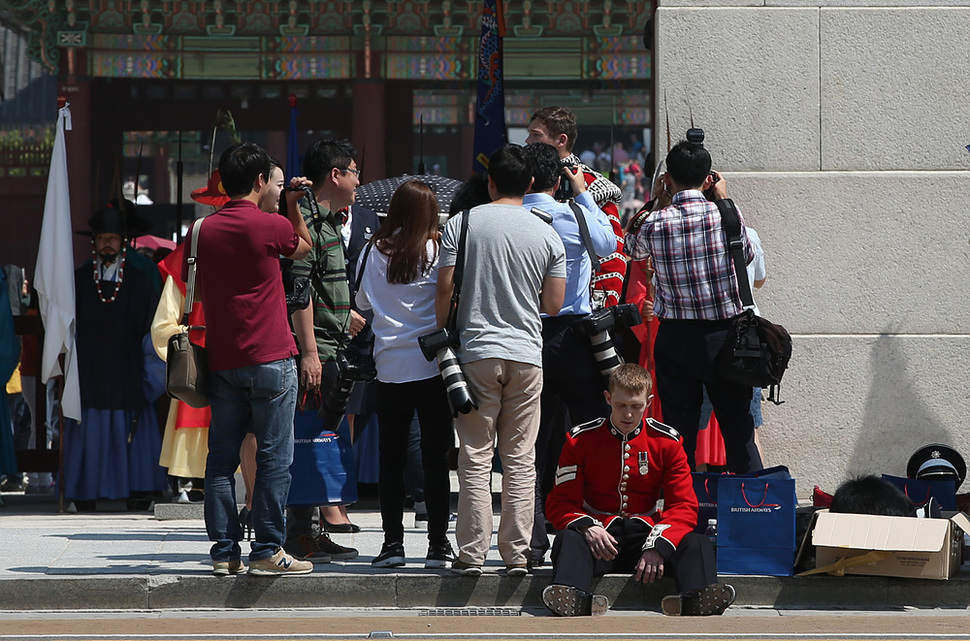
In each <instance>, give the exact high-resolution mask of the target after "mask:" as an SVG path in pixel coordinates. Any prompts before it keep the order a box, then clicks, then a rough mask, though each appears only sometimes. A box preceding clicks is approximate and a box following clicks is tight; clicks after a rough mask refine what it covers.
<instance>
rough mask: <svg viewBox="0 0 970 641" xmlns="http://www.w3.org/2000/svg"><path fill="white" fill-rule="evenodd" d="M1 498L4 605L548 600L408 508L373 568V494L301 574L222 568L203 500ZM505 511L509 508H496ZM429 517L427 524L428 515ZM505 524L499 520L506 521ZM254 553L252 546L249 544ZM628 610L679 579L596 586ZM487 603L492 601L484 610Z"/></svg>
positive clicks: (747, 586) (419, 604) (873, 582)
mask: <svg viewBox="0 0 970 641" xmlns="http://www.w3.org/2000/svg"><path fill="white" fill-rule="evenodd" d="M3 499H4V501H5V502H6V503H7V505H6V506H5V507H2V508H0V610H67V609H73V610H108V609H112V610H113V609H169V608H224V607H233V608H321V607H323V608H326V607H347V608H433V609H438V610H442V609H445V610H447V609H457V608H476V609H487V611H488V613H493V614H495V613H497V614H502V613H504V612H505V611H506V610H513V611H518V610H519V609H521V608H541V607H542V604H541V600H540V595H541V593H542V589H543V588H545V586H546V585H548V583H549V576H550V570H549V568H548V567H545V568H540V569H538V570H536V571H535V573H534V574H532V575H530V576H527V577H522V578H513V577H507V576H505V575H504V567H503V565H502V563H501V560H500V559H499V557H498V554H497V552H495V550H494V548H493V550H492V551H491V552H490V554H489V557H490V558H489V559H488V562H487V563H486V567H485V570H486V572H485V574H484V575H483V576H481V577H478V578H469V577H461V576H456V575H453V574H451V573H450V572H448V571H447V570H426V569H424V555H425V553H426V551H427V539H426V535H425V534H424V533H423V532H422V529H423V528H420V527H414V525H415V523H414V516H413V513H410V512H407V513H405V525H406V533H405V549H406V552H407V554H408V565H407V566H406V567H404V568H398V569H394V570H377V569H374V568H371V566H370V561H371V559H372V558H373V557H374V556H375V555H376V554H378V552H379V551H380V547H381V543H382V541H383V537H382V533H381V528H380V515H379V513H378V512H377V510H376V504H375V501H374V500H373V499H370V500H367V499H364V500H362V501H361V502H360V503H358V504H357V505H356V506H354V507H353V508H352V509H351V511H350V515H351V519H352V520H353V521H354V522H356V523H357V524H358V525H360V526H361V532H360V533H358V534H334V535H332V536H333V539H334V540H335V541H337V542H338V543H340V544H342V545H347V546H352V547H355V548H357V549H359V550H360V556H359V558H357V559H354V560H351V561H335V562H333V563H330V564H326V565H317V566H316V567H315V569H314V572H313V574H311V575H306V576H296V577H255V576H239V577H221V578H220V577H214V576H212V575H211V573H210V571H211V566H210V565H209V556H208V549H209V541H208V540H207V538H206V534H205V528H204V526H203V522H202V518H201V517H202V511H201V506H200V505H187V506H183V505H176V504H159V505H157V506H156V513H155V514H151V513H148V512H143V513H135V512H113V513H112V512H98V513H87V514H84V513H82V514H61V513H58V504H57V500H56V499H55V498H54V497H38V496H23V495H18V494H4V495H3ZM496 521H497V515H496ZM419 525H422V526H423V525H424V524H423V523H421V524H419ZM496 525H497V523H496ZM243 548H244V554H245V553H246V552H248V550H247V549H246V546H245V545H244V546H243ZM722 580H725V581H729V582H730V583H732V584H733V585H734V586H735V588H736V589H737V592H738V600H737V605H739V606H759V607H771V608H780V609H786V608H811V609H826V608H838V609H843V610H844V609H877V610H892V609H897V608H900V607H904V606H914V607H917V608H956V609H966V608H967V607H968V605H970V566H965V568H964V570H963V571H962V572H961V573H960V574H958V575H957V576H956V577H954V579H951V580H949V581H929V580H919V579H891V578H882V577H843V578H836V577H808V578H798V577H783V578H778V577H756V576H732V577H722ZM595 589H596V591H597V592H599V593H602V594H606V595H607V596H608V597H609V599H610V603H611V605H612V607H613V608H615V609H619V610H652V611H656V610H657V609H658V604H659V601H660V599H661V598H662V597H663V596H664V595H665V594H669V593H671V592H673V591H674V585H673V581H671V580H670V579H665V580H663V581H661V582H660V583H658V584H656V585H651V586H646V587H640V586H637V585H634V584H633V583H632V581H629V580H628V577H626V576H620V575H611V576H607V577H603V578H602V579H600V580H599V582H598V584H597V585H596V586H595ZM483 611H485V610H483Z"/></svg>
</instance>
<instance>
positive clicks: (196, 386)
mask: <svg viewBox="0 0 970 641" xmlns="http://www.w3.org/2000/svg"><path fill="white" fill-rule="evenodd" d="M204 221H205V218H200V219H199V220H197V221H196V222H195V224H193V226H192V229H191V230H190V232H189V235H190V237H191V239H192V240H191V243H190V251H189V259H188V262H189V280H188V282H187V283H186V287H185V305H184V312H183V314H182V326H183V327H185V331H184V332H179V333H178V334H175V335H173V336H172V337H171V338H170V339H168V357H167V358H166V360H165V390H166V391H167V392H168V395H169V396H171V397H172V398H177V399H178V400H180V401H182V402H183V403H185V404H186V405H188V406H189V407H196V408H199V407H206V406H207V405H208V404H209V389H208V377H209V358H208V354H207V353H206V350H205V348H204V347H200V346H199V345H196V344H194V343H192V342H191V341H190V340H189V330H192V329H205V327H204V326H201V327H200V326H194V327H191V326H189V314H190V313H191V311H192V308H193V307H194V306H195V275H196V264H195V263H196V258H197V257H198V253H199V233H200V232H201V230H202V223H203V222H204Z"/></svg>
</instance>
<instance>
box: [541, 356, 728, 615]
mask: <svg viewBox="0 0 970 641" xmlns="http://www.w3.org/2000/svg"><path fill="white" fill-rule="evenodd" d="M649 394H650V374H649V373H648V372H647V370H645V369H644V368H642V367H640V366H639V365H633V364H627V365H623V366H621V367H620V368H619V369H617V370H616V371H614V372H613V374H612V375H610V380H609V391H607V392H606V401H607V403H609V404H610V407H611V408H612V410H611V414H610V417H609V418H608V419H607V420H605V421H600V420H597V421H593V422H590V423H585V424H583V425H578V426H576V427H574V428H573V429H572V431H571V432H570V433H569V436H568V437H567V438H566V445H565V447H564V448H563V451H562V455H561V456H560V458H559V468H558V469H557V471H556V484H555V486H554V487H553V489H552V491H551V492H550V494H549V498H548V500H547V501H546V515H547V517H548V518H549V520H550V521H551V522H552V524H553V525H554V526H555V528H556V530H558V531H559V533H558V534H557V535H556V542H555V544H554V545H553V550H552V562H553V571H552V585H550V586H549V587H547V588H546V589H545V590H544V591H543V593H542V600H543V602H544V603H545V604H546V606H547V607H548V608H549V609H550V610H552V612H553V613H555V614H557V615H559V616H577V615H589V614H603V613H605V612H606V610H607V608H608V607H609V603H608V601H607V599H606V597H605V596H601V595H594V594H590V592H589V588H590V586H591V584H592V581H593V577H594V576H599V575H603V574H607V573H610V572H631V571H632V572H633V578H634V580H635V581H638V582H643V583H653V582H654V581H656V580H657V579H659V578H661V577H663V576H664V574H665V573H666V572H665V570H666V569H667V568H668V567H669V568H670V570H671V571H672V573H673V575H674V579H675V581H676V583H677V591H678V594H675V595H671V596H667V597H664V599H663V602H662V604H661V607H662V609H663V612H664V614H668V615H711V614H721V613H722V612H724V610H726V609H727V608H728V606H730V605H731V603H733V602H734V588H733V587H731V586H730V585H726V584H723V585H722V584H718V583H717V572H716V567H715V562H714V548H713V546H712V545H711V542H710V540H709V539H708V538H707V537H706V536H702V535H699V534H693V533H691V532H692V530H693V529H694V526H695V524H696V522H697V497H696V496H695V495H694V490H693V488H692V485H691V476H690V467H689V466H688V464H687V455H686V454H685V453H684V448H683V446H682V444H681V437H680V434H678V433H677V432H676V431H675V430H674V429H673V428H672V427H668V426H667V425H664V424H663V423H659V422H657V421H655V420H653V419H644V414H645V413H646V411H647V408H648V407H649V404H650V398H652V397H650V396H648V395H649ZM661 493H662V495H663V498H664V509H663V511H660V510H658V509H657V500H658V499H659V498H660V496H661Z"/></svg>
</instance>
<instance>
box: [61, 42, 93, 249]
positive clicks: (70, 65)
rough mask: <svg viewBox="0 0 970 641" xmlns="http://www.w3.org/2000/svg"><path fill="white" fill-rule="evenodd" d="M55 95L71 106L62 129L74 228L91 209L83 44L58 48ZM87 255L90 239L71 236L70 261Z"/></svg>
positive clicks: (90, 154) (88, 86)
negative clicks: (68, 124) (67, 124)
mask: <svg viewBox="0 0 970 641" xmlns="http://www.w3.org/2000/svg"><path fill="white" fill-rule="evenodd" d="M57 80H58V82H57V89H58V95H60V96H64V97H65V98H66V99H67V102H68V103H69V105H70V109H71V125H72V129H71V131H66V132H64V142H65V146H66V147H67V173H68V180H69V184H70V189H71V219H72V222H73V226H74V230H75V231H82V230H86V229H87V228H88V219H89V218H90V217H91V215H92V214H93V213H94V210H95V204H94V202H93V198H92V192H91V181H92V179H93V177H92V175H91V165H92V162H91V161H92V158H94V153H93V149H92V147H91V144H92V139H91V118H92V113H91V89H92V88H91V79H90V78H89V77H88V75H87V50H86V49H84V48H83V47H70V48H63V49H61V68H60V73H59V74H58V78H57ZM90 257H91V241H90V239H88V238H86V237H84V236H76V237H75V240H74V262H75V264H78V265H80V264H81V263H82V262H84V261H85V260H87V259H88V258H90Z"/></svg>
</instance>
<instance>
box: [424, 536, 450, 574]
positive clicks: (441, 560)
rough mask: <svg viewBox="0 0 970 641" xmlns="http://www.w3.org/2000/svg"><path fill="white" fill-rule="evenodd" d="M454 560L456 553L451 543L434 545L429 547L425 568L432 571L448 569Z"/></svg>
mask: <svg viewBox="0 0 970 641" xmlns="http://www.w3.org/2000/svg"><path fill="white" fill-rule="evenodd" d="M454 560H455V551H454V550H453V549H452V547H451V543H450V542H449V541H445V542H444V543H432V544H431V545H429V546H428V556H427V557H426V558H425V561H424V567H426V568H428V569H431V570H435V569H441V568H446V567H448V564H449V563H451V562H452V561H454Z"/></svg>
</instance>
